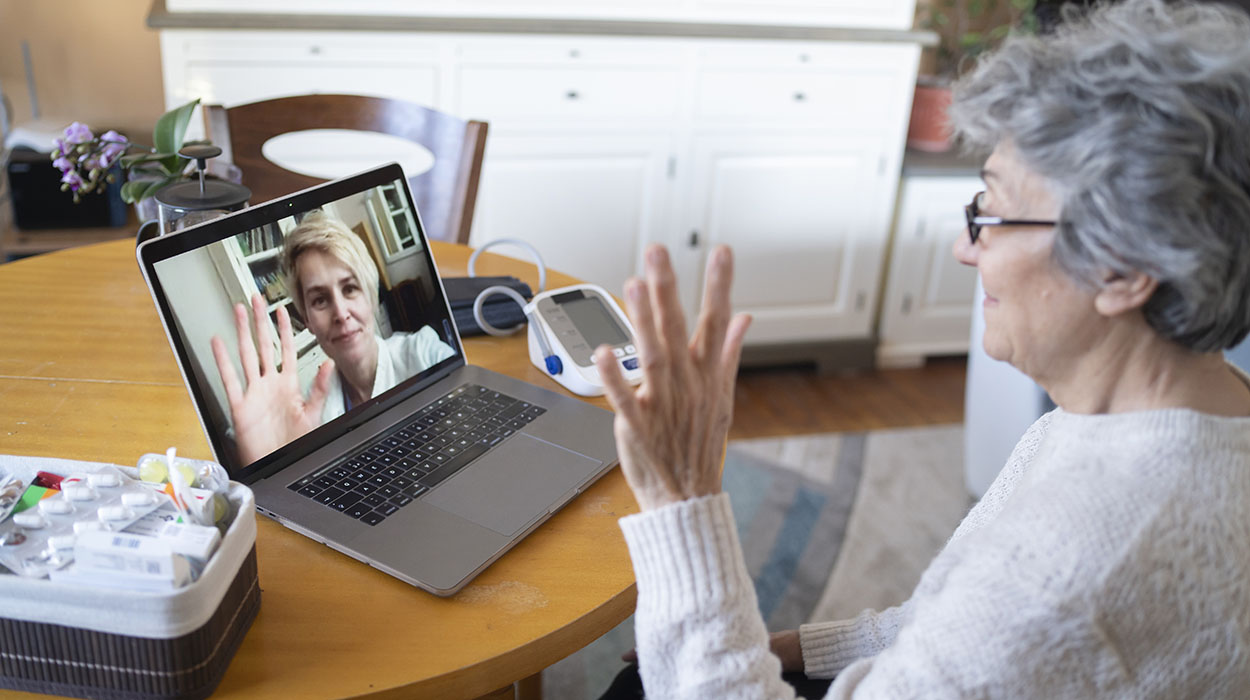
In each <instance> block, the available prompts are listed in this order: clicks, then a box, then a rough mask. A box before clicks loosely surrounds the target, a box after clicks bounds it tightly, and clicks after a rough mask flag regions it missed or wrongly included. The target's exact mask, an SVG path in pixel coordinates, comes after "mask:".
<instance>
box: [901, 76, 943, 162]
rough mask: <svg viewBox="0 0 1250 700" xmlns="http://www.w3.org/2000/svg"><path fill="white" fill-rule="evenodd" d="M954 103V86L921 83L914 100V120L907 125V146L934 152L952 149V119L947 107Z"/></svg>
mask: <svg viewBox="0 0 1250 700" xmlns="http://www.w3.org/2000/svg"><path fill="white" fill-rule="evenodd" d="M950 104H951V89H950V87H949V86H945V85H917V86H916V96H915V98H913V99H912V103H911V122H910V123H909V124H908V126H907V147H908V148H914V149H916V150H919V151H928V152H930V153H944V152H946V151H949V150H950V149H951V145H952V144H951V131H950V122H949V120H948V119H947V116H946V109H947V108H948V107H950Z"/></svg>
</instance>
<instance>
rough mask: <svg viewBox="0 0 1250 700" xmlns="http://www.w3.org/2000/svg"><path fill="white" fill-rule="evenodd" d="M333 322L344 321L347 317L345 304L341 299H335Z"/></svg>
mask: <svg viewBox="0 0 1250 700" xmlns="http://www.w3.org/2000/svg"><path fill="white" fill-rule="evenodd" d="M332 311H333V313H334V320H335V321H346V320H347V317H348V313H347V304H345V303H344V299H343V298H342V297H335V299H334V305H333V309H332Z"/></svg>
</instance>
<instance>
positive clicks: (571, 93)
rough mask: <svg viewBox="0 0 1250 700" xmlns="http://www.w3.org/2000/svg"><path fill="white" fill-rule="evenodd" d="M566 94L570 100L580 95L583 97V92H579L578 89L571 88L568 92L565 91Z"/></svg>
mask: <svg viewBox="0 0 1250 700" xmlns="http://www.w3.org/2000/svg"><path fill="white" fill-rule="evenodd" d="M564 96H565V97H567V98H568V99H570V100H576V99H578V98H579V97H581V93H579V92H578V91H576V90H569V91H568V92H566V93H564Z"/></svg>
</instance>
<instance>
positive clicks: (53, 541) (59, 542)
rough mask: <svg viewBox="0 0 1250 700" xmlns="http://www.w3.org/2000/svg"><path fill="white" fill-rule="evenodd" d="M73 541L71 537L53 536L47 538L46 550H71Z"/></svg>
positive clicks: (73, 538)
mask: <svg viewBox="0 0 1250 700" xmlns="http://www.w3.org/2000/svg"><path fill="white" fill-rule="evenodd" d="M75 539H77V538H76V537H74V536H73V535H53V536H51V537H49V538H48V549H52V550H57V549H73V548H74V540H75Z"/></svg>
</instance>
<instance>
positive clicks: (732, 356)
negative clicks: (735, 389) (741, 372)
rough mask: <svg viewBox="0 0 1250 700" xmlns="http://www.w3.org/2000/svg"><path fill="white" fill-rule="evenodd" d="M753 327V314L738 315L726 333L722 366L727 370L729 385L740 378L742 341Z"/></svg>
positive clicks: (730, 322)
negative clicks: (739, 363) (739, 364)
mask: <svg viewBox="0 0 1250 700" xmlns="http://www.w3.org/2000/svg"><path fill="white" fill-rule="evenodd" d="M750 327H751V314H737V315H735V316H734V317H733V318H732V319H730V321H729V328H728V329H727V330H726V331H725V344H724V345H723V346H721V356H720V365H721V367H722V368H724V370H725V374H726V376H727V377H728V378H729V383H730V384H733V381H734V379H735V378H736V377H737V376H738V362H739V361H740V360H741V359H742V340H743V338H745V337H746V334H747V330H748V329H749V328H750Z"/></svg>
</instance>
